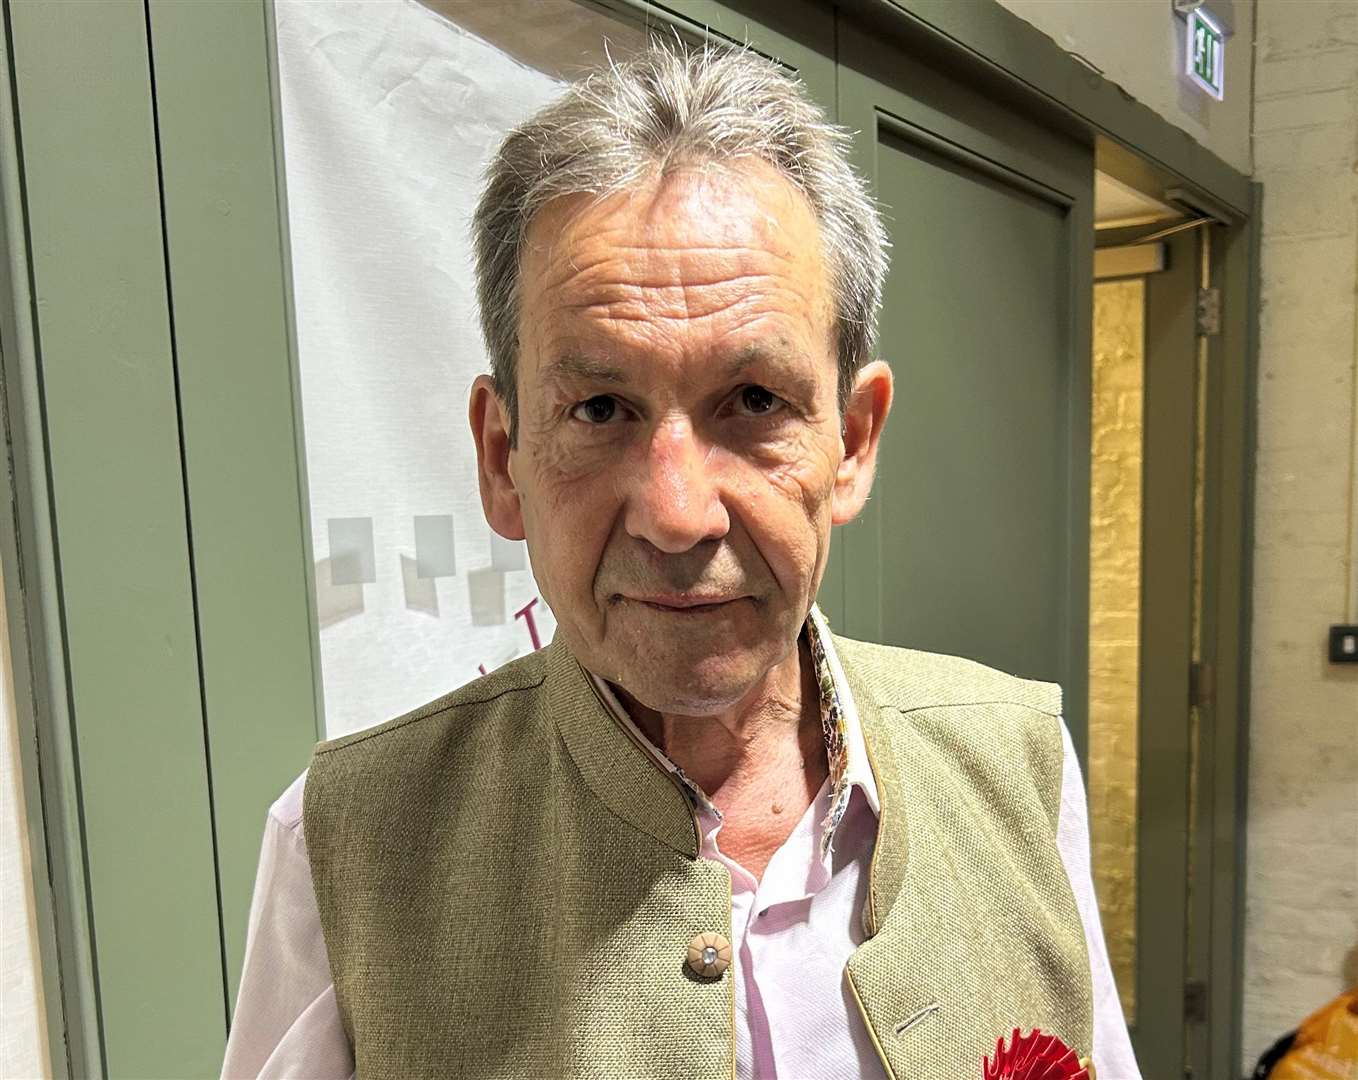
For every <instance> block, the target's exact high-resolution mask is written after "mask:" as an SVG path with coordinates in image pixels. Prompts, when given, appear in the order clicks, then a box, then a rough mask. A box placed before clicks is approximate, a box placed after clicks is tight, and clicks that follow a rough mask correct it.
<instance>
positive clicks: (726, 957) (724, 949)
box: [688, 931, 731, 979]
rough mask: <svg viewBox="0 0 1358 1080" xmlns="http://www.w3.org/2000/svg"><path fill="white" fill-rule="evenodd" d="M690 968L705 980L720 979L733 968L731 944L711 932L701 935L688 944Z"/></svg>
mask: <svg viewBox="0 0 1358 1080" xmlns="http://www.w3.org/2000/svg"><path fill="white" fill-rule="evenodd" d="M688 966H689V970H690V971H692V972H693V974H695V975H701V976H702V977H703V978H704V979H719V978H721V976H722V973H723V972H724V971H725V970H726V969H727V968H728V967H730V966H731V943H730V942H729V941H727V940H726V939H725V938H724V937H722V936H721V935H720V934H714V933H712V932H711V931H709V932H707V933H704V934H699V935H698V936H697V937H695V938H694V939H693V940H692V941H690V942H689V943H688Z"/></svg>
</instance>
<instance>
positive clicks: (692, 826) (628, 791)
mask: <svg viewBox="0 0 1358 1080" xmlns="http://www.w3.org/2000/svg"><path fill="white" fill-rule="evenodd" d="M546 653H547V656H546V661H547V678H546V686H545V689H546V691H547V700H548V701H549V702H551V705H550V708H551V709H552V710H553V711H554V712H555V714H556V729H557V731H558V732H559V733H560V735H561V741H562V742H563V743H565V746H566V750H567V751H568V752H569V753H570V756H571V760H572V761H574V762H575V766H576V768H577V769H579V770H580V775H581V777H582V778H583V779H584V781H585V784H586V786H587V787H588V788H589V789H590V791H592V792H593V793H594V794H595V795H596V796H597V797H598V798H599V801H600V802H602V803H603V804H604V805H605V806H606V807H608V809H609V810H610V811H612V812H613V813H614V814H616V815H617V816H618V817H620V818H622V820H623V821H625V822H627V823H628V824H629V825H631V826H633V827H634V828H637V829H640V830H641V831H642V832H643V833H646V834H647V835H649V836H651V837H654V838H655V839H656V840H658V841H660V842H661V843H662V844H664V845H665V846H666V847H670V848H673V849H674V850H675V851H677V852H679V853H680V854H681V855H686V856H687V857H688V858H690V859H696V858H697V857H698V851H699V846H700V832H699V826H698V819H697V817H696V816H695V814H694V812H693V808H692V807H691V806H690V805H689V801H688V796H687V795H685V794H684V792H683V789H682V788H680V786H679V780H678V778H676V777H674V776H671V775H670V774H668V773H666V772H665V771H664V770H663V769H662V768H661V767H660V764H659V763H658V762H657V761H656V760H655V758H654V757H652V755H651V753H650V751H649V750H647V749H646V747H645V746H644V745H643V744H642V743H640V742H638V736H636V735H634V734H633V733H632V732H630V731H629V730H627V728H626V727H624V725H622V724H620V723H618V721H617V720H616V719H614V717H613V715H612V713H611V712H610V711H609V710H608V707H607V706H606V705H605V704H604V703H603V701H602V700H600V698H599V692H598V691H597V690H596V689H595V688H594V685H593V684H592V683H591V682H590V678H589V675H588V674H587V673H586V672H585V669H584V668H582V667H581V666H580V663H579V661H578V660H576V659H575V657H574V656H573V655H571V652H570V650H569V649H567V648H566V645H565V642H564V641H563V640H562V636H561V635H560V634H557V635H556V636H555V637H554V638H553V639H552V643H551V644H550V645H548V646H547V650H546Z"/></svg>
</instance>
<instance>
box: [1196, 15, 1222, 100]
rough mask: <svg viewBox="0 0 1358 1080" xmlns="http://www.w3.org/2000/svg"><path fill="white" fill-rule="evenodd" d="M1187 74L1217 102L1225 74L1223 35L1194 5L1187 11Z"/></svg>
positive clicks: (1220, 94) (1210, 19) (1210, 18)
mask: <svg viewBox="0 0 1358 1080" xmlns="http://www.w3.org/2000/svg"><path fill="white" fill-rule="evenodd" d="M1187 72H1188V77H1189V78H1190V79H1192V80H1193V81H1194V82H1195V83H1197V84H1198V85H1199V86H1201V87H1202V88H1203V89H1204V90H1206V91H1207V92H1208V93H1209V94H1211V95H1212V96H1213V97H1214V98H1216V99H1217V100H1218V101H1220V100H1221V99H1222V95H1223V90H1222V87H1223V84H1224V78H1225V75H1226V38H1225V35H1223V34H1222V32H1221V27H1219V26H1218V25H1217V24H1216V23H1215V22H1213V21H1212V17H1211V16H1210V15H1208V14H1207V12H1205V11H1203V10H1202V8H1197V9H1196V10H1194V11H1190V12H1189V13H1188V64H1187Z"/></svg>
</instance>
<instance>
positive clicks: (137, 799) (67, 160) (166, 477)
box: [10, 0, 225, 1078]
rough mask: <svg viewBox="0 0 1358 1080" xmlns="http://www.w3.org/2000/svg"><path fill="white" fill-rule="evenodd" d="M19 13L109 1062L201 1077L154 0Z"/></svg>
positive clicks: (67, 621) (187, 599)
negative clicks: (150, 10)
mask: <svg viewBox="0 0 1358 1080" xmlns="http://www.w3.org/2000/svg"><path fill="white" fill-rule="evenodd" d="M10 19H11V32H12V48H13V64H14V69H13V78H14V83H15V89H16V97H17V110H18V117H19V130H20V145H21V152H22V161H23V181H24V191H25V197H26V200H27V209H28V215H29V228H30V233H31V236H32V279H33V289H34V308H35V311H36V326H35V336H36V339H37V342H38V350H39V354H38V355H39V365H40V369H39V370H40V377H41V386H42V394H43V408H44V421H45V425H46V437H47V450H48V468H49V473H50V477H51V498H52V508H51V513H52V520H53V544H54V547H55V551H56V556H57V559H58V565H59V567H60V575H61V584H60V590H61V604H60V609H61V618H62V628H63V633H64V640H65V650H66V657H65V658H66V663H67V677H68V680H69V684H70V702H71V723H72V727H73V729H74V742H75V745H76V753H77V755H78V768H79V778H80V796H81V820H82V823H83V830H84V839H85V859H86V867H87V873H88V877H87V888H88V894H89V899H90V909H91V922H92V924H93V925H92V936H93V939H94V942H95V947H96V949H97V955H98V963H97V987H98V995H99V1010H100V1016H101V1030H102V1037H103V1045H104V1052H105V1061H106V1069H107V1073H108V1075H110V1076H113V1077H141V1078H144V1077H156V1076H176V1077H188V1076H208V1075H212V1074H213V1073H214V1071H215V1070H216V1069H217V1068H219V1065H220V1058H219V1052H220V1041H221V1032H222V1030H223V1025H224V1020H225V1008H224V1000H223V985H222V984H223V980H222V962H221V945H220V938H219V935H218V927H217V917H216V907H217V896H216V878H215V871H214V866H213V837H212V825H211V804H210V795H209V786H208V773H207V767H206V761H205V757H204V745H203V716H202V707H201V699H200V685H199V667H198V649H197V643H196V626H195V619H194V605H193V581H192V565H191V560H190V553H189V546H188V529H187V520H186V508H185V500H184V477H183V473H182V470H181V467H180V452H179V417H178V413H177V405H176V398H175V379H174V352H173V340H172V336H171V326H170V318H169V309H168V302H167V295H166V282H165V255H164V248H163V244H162V232H161V216H160V200H159V195H158V181H157V169H156V133H155V126H154V119H153V112H152V101H151V85H150V75H149V63H148V56H147V40H146V18H145V11H144V8H143V7H142V5H141V4H139V3H130V2H116V0H108V2H104V3H98V4H44V3H27V2H25V3H14V4H12V5H11V6H10Z"/></svg>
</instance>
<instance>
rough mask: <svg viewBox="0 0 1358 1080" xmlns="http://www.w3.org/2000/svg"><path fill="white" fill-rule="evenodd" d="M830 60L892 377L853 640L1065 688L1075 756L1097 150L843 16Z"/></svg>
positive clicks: (847, 596) (851, 600) (1084, 583)
mask: <svg viewBox="0 0 1358 1080" xmlns="http://www.w3.org/2000/svg"><path fill="white" fill-rule="evenodd" d="M839 51H840V57H841V63H840V66H839V72H840V75H839V112H840V120H841V122H842V123H844V124H846V125H847V126H849V127H850V128H852V129H854V130H855V131H857V132H859V133H860V134H859V144H858V148H857V155H858V163H859V165H860V167H861V168H862V169H863V170H864V171H865V172H866V173H867V174H868V175H869V176H870V177H871V178H872V180H873V182H874V184H875V187H876V193H877V196H878V198H879V199H880V200H881V202H882V203H883V206H884V209H885V212H886V215H887V218H888V222H889V229H890V233H891V241H892V269H891V275H890V278H889V280H888V282H887V287H886V295H885V303H884V310H883V317H882V323H881V343H880V351H881V354H882V356H883V357H884V358H885V359H886V360H888V361H889V362H890V363H891V365H892V368H893V371H894V373H895V378H896V403H895V406H894V409H893V412H892V416H891V419H890V421H889V422H888V424H887V428H886V432H885V434H884V436H883V446H882V452H881V457H880V460H879V463H878V477H877V484H876V487H875V489H874V495H873V498H872V500H871V501H870V502H869V504H868V508H867V510H866V512H865V513H864V515H863V517H862V519H861V520H860V521H859V522H856V523H855V524H853V525H851V526H849V527H848V528H847V529H846V530H845V531H844V532H845V535H844V541H845V543H844V551H843V553H842V556H841V558H842V560H843V564H844V566H845V568H846V569H845V578H844V590H845V591H844V606H843V610H844V617H843V620H842V623H841V625H842V626H843V628H844V629H846V630H847V631H848V632H849V633H850V634H851V635H854V636H857V637H865V638H871V639H874V640H879V641H884V642H888V643H890V644H897V645H907V646H910V647H914V648H920V649H927V650H931V651H938V652H945V653H953V654H959V655H963V656H968V657H971V658H974V659H977V660H980V661H982V662H984V663H987V664H991V665H994V666H996V667H1000V668H1003V669H1005V670H1008V671H1011V672H1014V673H1017V674H1020V675H1024V676H1028V677H1032V678H1040V679H1047V680H1052V681H1056V682H1060V683H1061V685H1062V686H1063V688H1064V690H1065V710H1066V717H1067V720H1068V722H1069V724H1070V727H1071V731H1072V734H1073V736H1074V738H1075V740H1076V743H1077V746H1079V747H1080V748H1081V750H1082V751H1083V742H1084V732H1085V716H1086V700H1085V697H1086V687H1087V682H1088V674H1087V655H1088V550H1089V510H1088V501H1089V366H1090V318H1091V294H1090V283H1091V260H1092V252H1093V227H1092V201H1093V151H1092V147H1090V146H1089V145H1087V144H1084V143H1080V142H1076V141H1074V140H1073V139H1071V138H1069V137H1067V136H1065V135H1063V134H1060V133H1058V132H1056V131H1054V130H1052V129H1050V128H1047V127H1044V126H1042V125H1040V124H1038V123H1037V122H1035V121H1034V120H1033V119H1031V116H1030V114H1029V113H1027V112H1020V111H1018V110H1016V109H1013V108H1010V107H1008V106H1006V104H1005V103H1004V102H1003V101H1001V100H997V99H995V98H993V97H989V96H987V95H986V94H985V93H984V92H983V90H982V89H981V85H980V84H978V82H977V81H976V80H974V79H971V80H968V81H965V82H964V81H963V80H962V79H961V78H958V77H954V76H952V75H950V74H949V73H948V72H946V71H942V70H938V69H935V68H932V67H930V66H929V65H928V64H927V62H924V61H922V60H921V61H914V60H912V61H911V62H910V63H904V62H902V59H901V53H900V49H899V46H897V45H894V44H892V43H886V42H883V41H881V40H879V39H878V38H877V37H876V36H874V35H870V34H869V33H867V32H865V31H863V30H862V29H860V28H858V27H857V26H855V25H854V24H853V23H852V22H850V21H848V20H847V19H843V18H842V19H841V22H840V31H839Z"/></svg>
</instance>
